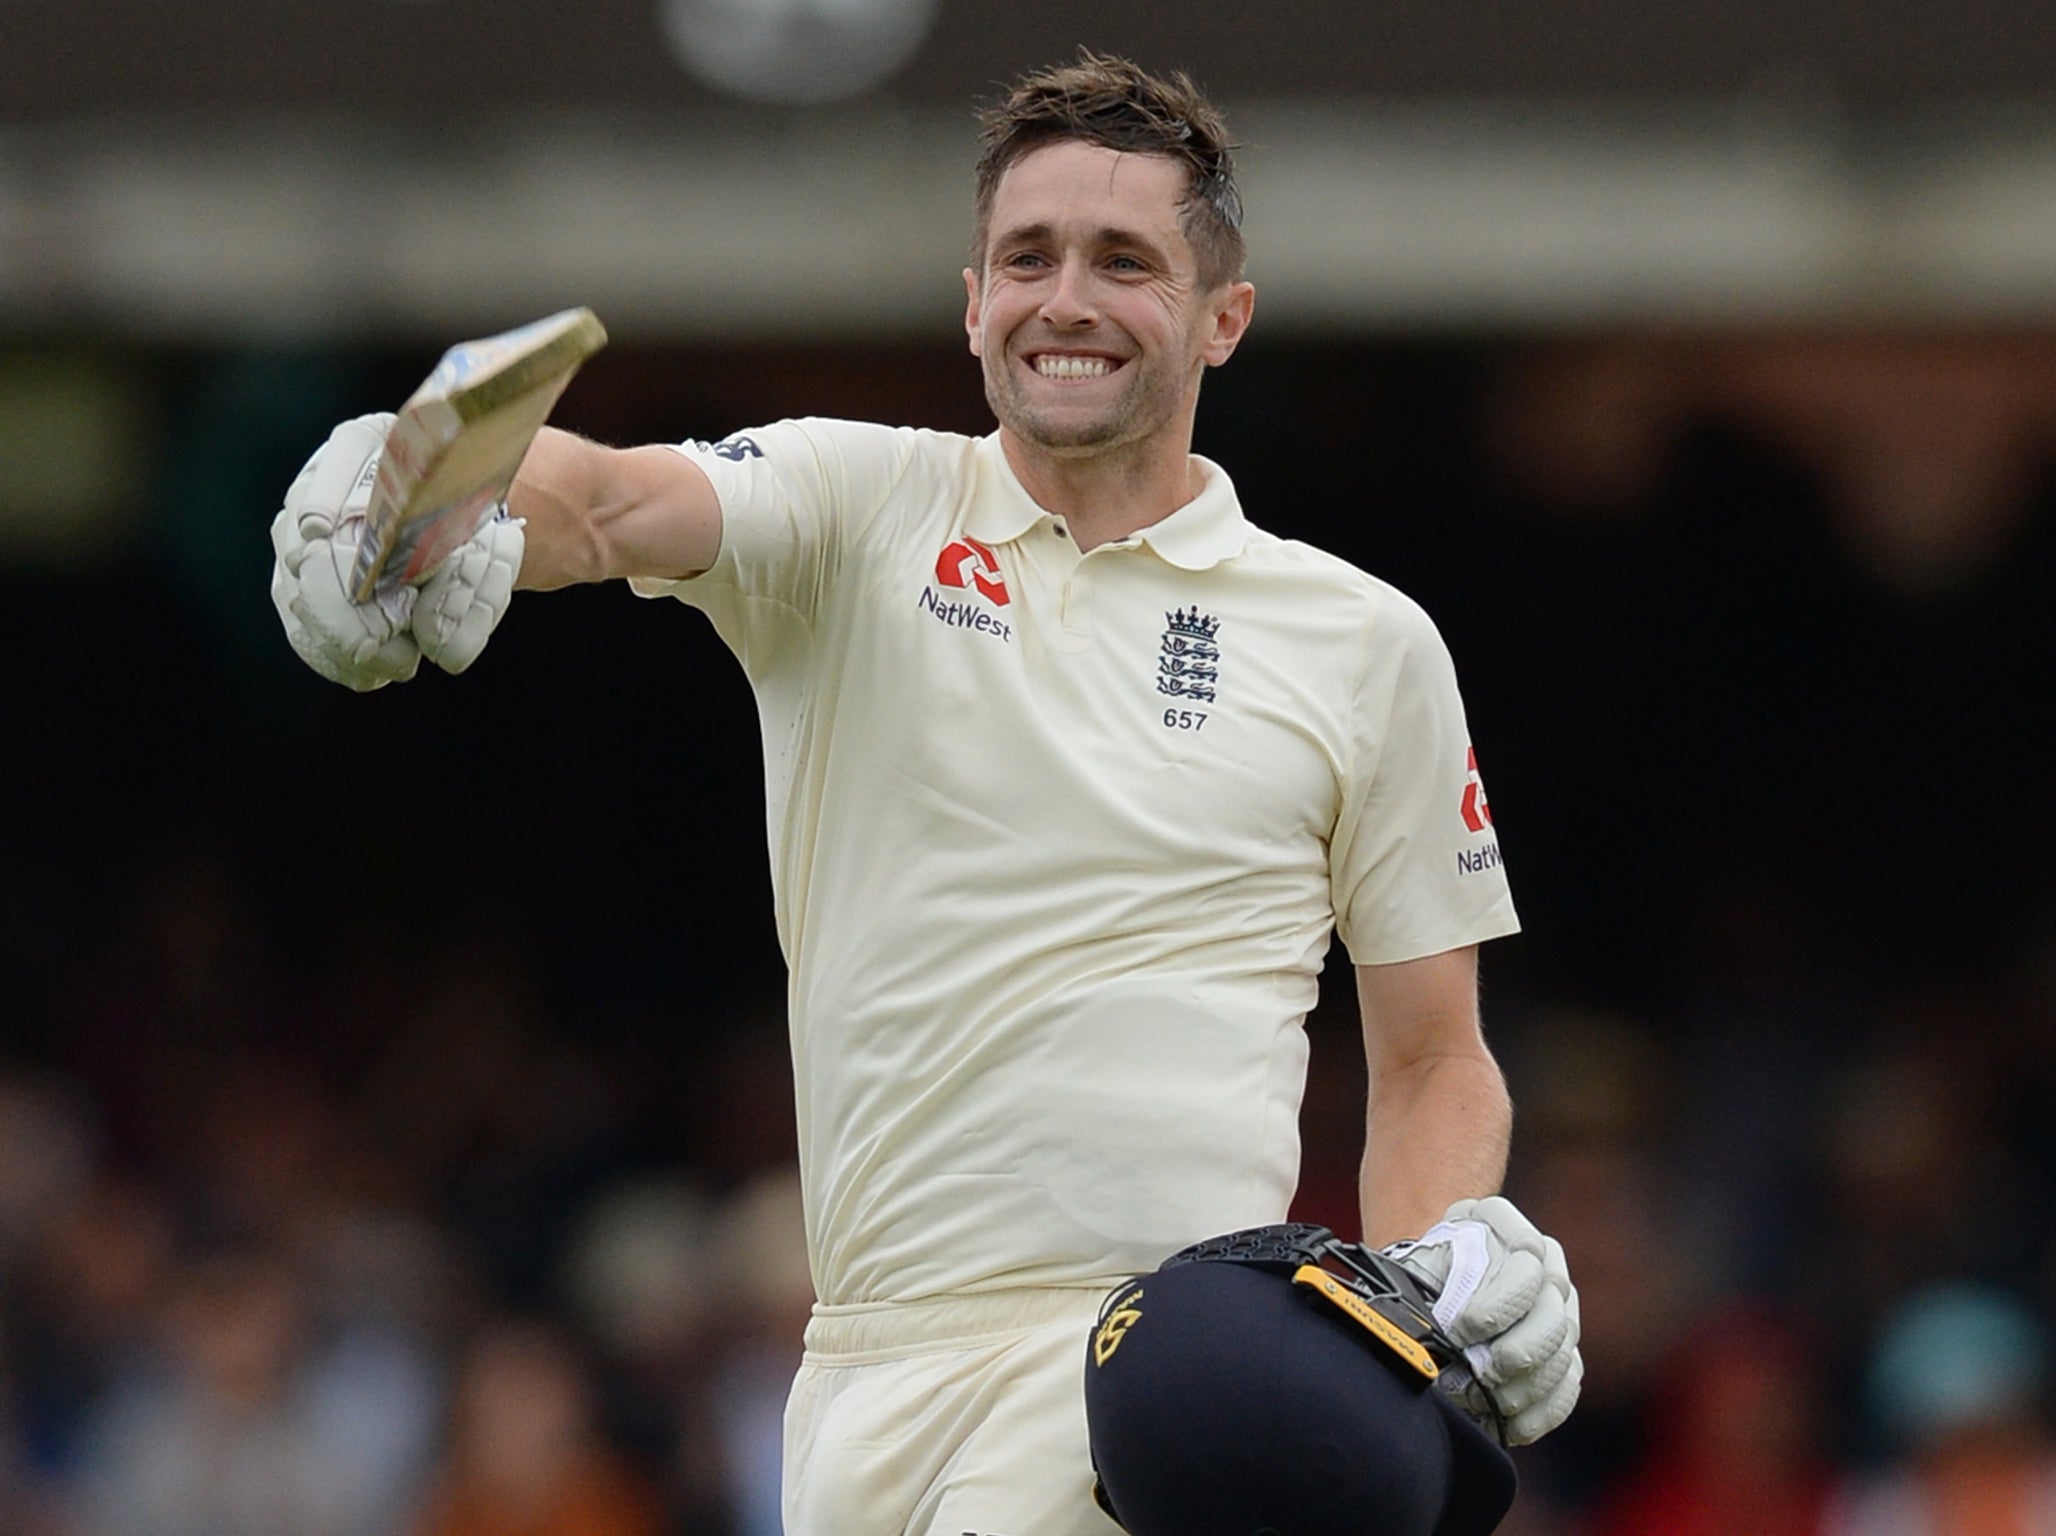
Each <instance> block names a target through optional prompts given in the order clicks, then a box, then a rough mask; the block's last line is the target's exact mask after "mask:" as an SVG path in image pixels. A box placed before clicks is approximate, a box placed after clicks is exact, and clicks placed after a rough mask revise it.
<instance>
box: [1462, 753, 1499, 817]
mask: <svg viewBox="0 0 2056 1536" xmlns="http://www.w3.org/2000/svg"><path fill="white" fill-rule="evenodd" d="M1464 771H1465V772H1466V773H1467V774H1469V775H1470V782H1469V783H1467V784H1465V785H1464V787H1463V808H1462V809H1463V824H1464V825H1465V826H1467V827H1469V828H1470V829H1471V830H1472V831H1473V832H1482V831H1484V830H1485V829H1486V828H1487V827H1489V826H1491V825H1492V807H1491V806H1490V805H1488V804H1487V803H1486V801H1485V781H1484V780H1483V779H1480V778H1479V777H1478V749H1477V748H1476V747H1472V748H1470V749H1468V751H1466V753H1465V754H1464Z"/></svg>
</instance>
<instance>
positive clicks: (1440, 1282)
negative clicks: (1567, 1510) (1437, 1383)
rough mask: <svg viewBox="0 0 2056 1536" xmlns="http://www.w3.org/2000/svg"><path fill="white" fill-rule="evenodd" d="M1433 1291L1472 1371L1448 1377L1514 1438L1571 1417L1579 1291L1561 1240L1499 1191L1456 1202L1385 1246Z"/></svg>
mask: <svg viewBox="0 0 2056 1536" xmlns="http://www.w3.org/2000/svg"><path fill="white" fill-rule="evenodd" d="M1385 1251H1386V1252H1387V1253H1388V1254H1390V1255H1391V1256H1392V1257H1393V1258H1395V1259H1397V1260H1399V1262H1400V1263H1402V1264H1404V1265H1405V1266H1406V1267H1407V1268H1408V1269H1410V1270H1412V1271H1413V1272H1414V1273H1415V1274H1416V1275H1418V1276H1419V1277H1420V1278H1421V1279H1422V1280H1423V1281H1425V1282H1427V1284H1428V1286H1429V1287H1430V1288H1431V1289H1432V1290H1434V1291H1435V1293H1436V1299H1435V1321H1436V1322H1437V1323H1438V1324H1439V1325H1441V1328H1442V1331H1443V1332H1444V1333H1446V1334H1448V1335H1449V1337H1450V1339H1451V1341H1452V1342H1453V1343H1455V1344H1456V1345H1457V1346H1458V1347H1459V1348H1461V1349H1462V1350H1463V1354H1464V1360H1465V1362H1466V1363H1467V1365H1468V1370H1466V1369H1464V1368H1462V1367H1456V1368H1452V1369H1450V1370H1447V1371H1445V1372H1443V1384H1444V1385H1445V1386H1446V1387H1447V1388H1448V1389H1449V1390H1450V1391H1451V1392H1452V1393H1454V1394H1455V1396H1456V1397H1457V1399H1458V1400H1459V1401H1460V1402H1462V1403H1463V1405H1464V1407H1465V1408H1466V1409H1468V1410H1469V1411H1470V1412H1471V1413H1472V1414H1473V1415H1474V1416H1475V1417H1477V1418H1480V1419H1484V1420H1493V1419H1496V1420H1498V1421H1499V1422H1500V1424H1501V1429H1502V1433H1503V1434H1504V1435H1505V1438H1506V1443H1507V1444H1508V1445H1526V1444H1528V1443H1529V1442H1531V1441H1534V1440H1539V1439H1541V1438H1542V1437H1543V1436H1544V1435H1546V1434H1548V1433H1549V1431H1551V1430H1552V1429H1554V1428H1556V1426H1557V1425H1559V1424H1561V1423H1562V1422H1563V1421H1564V1420H1565V1419H1567V1418H1568V1417H1570V1411H1571V1409H1572V1408H1573V1407H1574V1406H1575V1405H1576V1403H1577V1401H1578V1389H1579V1387H1580V1386H1581V1385H1582V1383H1583V1382H1584V1379H1585V1361H1584V1357H1583V1356H1582V1355H1580V1354H1579V1353H1578V1337H1579V1331H1580V1326H1579V1321H1578V1291H1577V1287H1576V1286H1574V1285H1572V1284H1571V1274H1570V1268H1569V1266H1568V1265H1567V1264H1566V1263H1565V1262H1564V1256H1563V1246H1562V1244H1560V1243H1558V1242H1557V1241H1556V1239H1555V1238H1553V1237H1544V1236H1543V1235H1542V1234H1541V1233H1540V1232H1538V1231H1537V1230H1536V1229H1535V1224H1534V1223H1533V1222H1531V1221H1529V1220H1528V1218H1527V1217H1525V1216H1523V1215H1522V1214H1521V1213H1520V1211H1519V1210H1518V1209H1516V1208H1515V1206H1514V1203H1513V1202H1512V1201H1511V1200H1508V1199H1506V1198H1504V1197H1503V1196H1500V1195H1494V1196H1492V1197H1491V1198H1490V1199H1487V1200H1459V1201H1457V1202H1456V1204H1454V1205H1452V1206H1451V1207H1450V1208H1449V1209H1448V1211H1447V1212H1445V1213H1444V1214H1443V1217H1442V1220H1441V1221H1439V1222H1438V1223H1436V1224H1435V1225H1434V1226H1432V1227H1430V1228H1429V1229H1428V1230H1427V1231H1426V1232H1423V1233H1422V1234H1421V1235H1420V1236H1419V1237H1418V1238H1416V1239H1414V1240H1413V1241H1412V1242H1408V1243H1395V1244H1393V1245H1392V1246H1391V1247H1390V1248H1388V1249H1386V1250H1385Z"/></svg>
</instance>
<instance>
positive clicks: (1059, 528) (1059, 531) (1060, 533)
mask: <svg viewBox="0 0 2056 1536" xmlns="http://www.w3.org/2000/svg"><path fill="white" fill-rule="evenodd" d="M1049 526H1050V527H1051V528H1052V529H1054V530H1055V532H1056V536H1057V537H1058V538H1060V539H1068V538H1069V537H1070V534H1068V533H1066V532H1065V531H1064V525H1063V524H1062V523H1055V522H1053V523H1051V524H1050V525H1049Z"/></svg>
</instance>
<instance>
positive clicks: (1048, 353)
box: [964, 141, 1250, 457]
mask: <svg viewBox="0 0 2056 1536" xmlns="http://www.w3.org/2000/svg"><path fill="white" fill-rule="evenodd" d="M1185 186H1186V173H1185V171H1184V169H1183V168H1182V167H1181V166H1179V165H1178V164H1177V163H1176V162H1175V161H1172V160H1169V159H1166V158H1164V157H1162V156H1160V155H1134V154H1122V153H1120V152H1119V151H1116V150H1111V149H1106V148H1103V147H1102V146H1100V145H1097V144H1086V143H1082V142H1077V141H1066V142H1063V143H1059V144H1052V145H1050V146H1048V147H1047V148H1043V149H1038V150H1035V151H1033V152H1032V153H1030V154H1028V155H1025V156H1023V157H1022V158H1021V159H1020V160H1018V161H1016V162H1015V163H1014V164H1013V165H1012V166H1010V167H1009V168H1008V169H1007V171H1006V173H1005V174H1004V175H1003V176H1002V177H1001V178H1000V182H999V186H998V187H997V188H996V189H995V192H994V195H993V203H992V218H991V222H990V226H989V228H990V233H989V235H988V238H987V241H986V247H985V255H984V270H983V272H982V273H981V272H973V271H968V270H967V271H966V272H965V274H964V279H965V286H966V289H967V291H968V293H969V298H970V305H969V308H968V310H967V312H966V314H965V318H964V325H965V329H966V330H967V331H968V332H969V334H970V338H971V351H972V354H973V355H974V356H976V357H977V358H978V359H979V361H980V363H981V364H982V365H983V368H984V373H985V395H986V399H987V400H988V401H990V402H991V405H992V411H993V414H994V415H995V416H997V417H998V418H999V421H1000V425H1001V426H1003V427H1005V428H1007V429H1008V430H1010V431H1011V432H1013V433H1014V434H1015V435H1016V436H1017V437H1019V438H1021V439H1023V440H1024V441H1025V442H1027V443H1030V444H1033V445H1034V446H1036V447H1039V448H1043V449H1046V450H1049V451H1051V452H1054V453H1058V454H1061V455H1064V456H1067V457H1084V456H1089V455H1091V454H1094V453H1098V452H1103V451H1105V450H1107V449H1110V448H1115V447H1120V446H1124V445H1127V444H1130V443H1134V442H1138V441H1141V440H1144V439H1146V438H1148V437H1150V436H1151V435H1153V434H1155V433H1158V432H1160V431H1164V430H1166V429H1169V430H1176V431H1181V432H1183V433H1185V434H1187V435H1188V436H1189V433H1190V430H1191V427H1190V423H1191V414H1192V408H1193V403H1194V401H1195V400H1196V399H1197V397H1198V393H1199V379H1200V374H1201V372H1202V370H1203V369H1204V368H1205V367H1206V366H1207V365H1208V364H1210V363H1221V362H1225V361H1227V358H1228V355H1229V353H1231V352H1233V351H1234V349H1235V343H1236V341H1237V340H1239V339H1240V337H1241V333H1242V328H1243V327H1244V326H1245V325H1246V324H1247V323H1248V319H1249V309H1250V299H1249V295H1250V290H1249V285H1248V284H1246V283H1232V284H1223V285H1221V286H1220V287H1218V288H1216V289H1214V290H1212V291H1210V292H1209V291H1205V290H1202V289H1201V288H1200V285H1199V266H1198V262H1197V260H1196V258H1195V257H1194V255H1193V251H1192V246H1191V243H1190V242H1189V241H1188V240H1187V239H1186V238H1185V232H1184V230H1183V228H1182V227H1181V226H1180V223H1179V200H1180V198H1181V197H1182V196H1183V194H1184V192H1185Z"/></svg>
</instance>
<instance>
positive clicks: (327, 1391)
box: [78, 1250, 429, 1536]
mask: <svg viewBox="0 0 2056 1536" xmlns="http://www.w3.org/2000/svg"><path fill="white" fill-rule="evenodd" d="M308 1324H309V1318H308V1313H307V1306H306V1296H305V1294H304V1291H303V1289H302V1287H301V1285H300V1282H299V1277H298V1275H297V1274H296V1273H295V1271H294V1269H293V1268H292V1267H291V1265H290V1264H289V1263H288V1262H287V1261H286V1260H285V1259H284V1258H283V1257H281V1256H280V1255H278V1254H277V1253H275V1252H271V1251H262V1250H258V1251H248V1252H239V1253H234V1254H229V1255H225V1256H220V1257H214V1258H210V1259H207V1260H205V1261H204V1262H202V1263H199V1264H197V1265H195V1266H193V1267H192V1268H191V1269H190V1270H189V1271H187V1272H186V1273H185V1274H184V1275H183V1276H182V1277H181V1278H180V1280H179V1281H178V1282H177V1284H176V1286H175V1287H174V1290H173V1293H172V1295H171V1298H170V1301H169V1304H168V1306H167V1309H166V1311H165V1315H164V1322H163V1334H162V1337H163V1351H162V1358H161V1359H159V1360H155V1361H137V1362H134V1363H132V1365H131V1366H130V1368H129V1370H128V1371H127V1372H126V1374H125V1375H124V1376H123V1377H121V1378H118V1379H117V1380H116V1381H115V1382H114V1384H113V1385H112V1386H111V1388H110V1389H109V1391H108V1393H107V1395H106V1398H105V1400H104V1403H103V1406H102V1407H101V1409H100V1411H99V1413H98V1414H97V1416H96V1418H95V1420H94V1422H93V1424H92V1425H91V1427H90V1430H89V1432H88V1435H87V1438H86V1444H85V1451H84V1454H83V1455H82V1457H81V1459H80V1463H79V1467H78V1482H79V1486H80V1489H81V1495H82V1496H81V1508H80V1528H81V1531H82V1533H83V1536H383V1533H385V1532H387V1531H389V1530H390V1529H391V1522H392V1520H393V1518H394V1516H395V1514H396V1512H397V1511H398V1509H399V1508H400V1507H402V1505H403V1502H404V1500H405V1498H406V1497H407V1496H409V1495H410V1494H411V1477H412V1474H413V1472H414V1471H415V1469H416V1468H417V1467H418V1465H419V1462H420V1456H419V1447H418V1445H416V1446H414V1447H411V1448H410V1447H409V1445H408V1444H407V1436H406V1433H405V1431H406V1429H407V1427H408V1424H409V1420H410V1414H409V1411H408V1410H409V1409H410V1408H412V1409H413V1410H414V1411H413V1412H412V1414H411V1420H412V1422H413V1424H414V1426H415V1427H416V1429H417V1430H421V1429H425V1428H426V1425H427V1424H428V1422H429V1417H428V1415H426V1414H424V1413H422V1412H420V1411H419V1408H420V1404H419V1403H418V1402H417V1401H413V1400H412V1397H411V1394H410V1393H409V1392H408V1391H407V1390H406V1384H405V1383H402V1384H401V1390H400V1391H399V1392H397V1393H395V1392H394V1391H392V1390H390V1389H391V1387H392V1385H393V1382H392V1380H391V1378H390V1376H388V1375H383V1374H381V1373H367V1372H365V1371H363V1370H361V1369H355V1368H353V1367H355V1366H357V1365H358V1364H359V1362H357V1361H355V1360H352V1359H348V1358H345V1359H341V1360H335V1359H323V1358H322V1357H321V1356H320V1355H318V1354H317V1353H316V1352H315V1351H314V1350H313V1349H312V1347H311V1340H310V1338H309V1336H308ZM410 1449H411V1451H412V1454H410Z"/></svg>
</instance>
